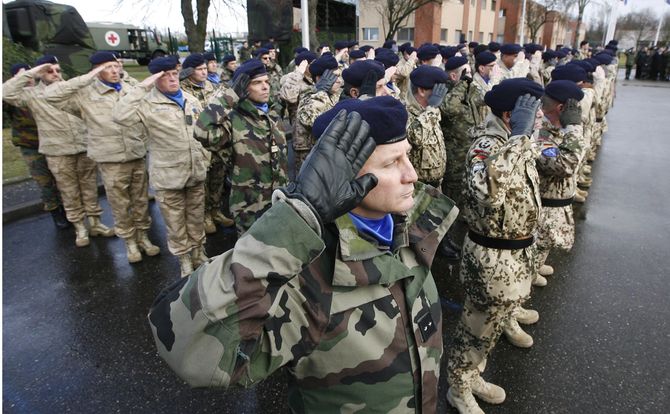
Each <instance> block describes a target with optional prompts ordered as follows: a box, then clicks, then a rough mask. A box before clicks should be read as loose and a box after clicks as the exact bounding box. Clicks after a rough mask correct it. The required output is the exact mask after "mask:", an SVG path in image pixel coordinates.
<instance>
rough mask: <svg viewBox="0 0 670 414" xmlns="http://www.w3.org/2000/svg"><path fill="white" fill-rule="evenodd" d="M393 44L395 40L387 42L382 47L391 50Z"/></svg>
mask: <svg viewBox="0 0 670 414" xmlns="http://www.w3.org/2000/svg"><path fill="white" fill-rule="evenodd" d="M394 44H395V40H387V41H385V42H384V45H383V46H382V47H383V48H384V49H391V48H393V45H394Z"/></svg>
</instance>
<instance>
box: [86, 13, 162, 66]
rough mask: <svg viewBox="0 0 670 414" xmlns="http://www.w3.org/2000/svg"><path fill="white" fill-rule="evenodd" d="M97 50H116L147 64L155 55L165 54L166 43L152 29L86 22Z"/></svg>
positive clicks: (125, 56) (124, 55) (124, 56)
mask: <svg viewBox="0 0 670 414" xmlns="http://www.w3.org/2000/svg"><path fill="white" fill-rule="evenodd" d="M86 24H87V25H88V29H89V31H90V32H91V35H92V36H93V42H94V43H95V47H96V49H97V50H110V51H114V52H118V53H119V54H120V55H121V57H122V58H125V59H136V60H137V63H139V64H140V65H147V64H149V61H151V59H153V58H155V57H159V56H164V55H166V54H167V44H166V43H163V42H161V39H160V37H159V36H157V35H156V33H155V32H154V31H153V30H147V29H142V28H140V27H137V26H133V25H129V24H123V23H109V22H88V23H86Z"/></svg>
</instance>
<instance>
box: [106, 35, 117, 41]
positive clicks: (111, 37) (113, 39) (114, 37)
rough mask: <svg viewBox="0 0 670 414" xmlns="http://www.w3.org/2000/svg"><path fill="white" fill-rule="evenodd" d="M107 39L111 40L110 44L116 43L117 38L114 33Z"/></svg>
mask: <svg viewBox="0 0 670 414" xmlns="http://www.w3.org/2000/svg"><path fill="white" fill-rule="evenodd" d="M107 39H109V43H116V36H114V33H112V34H110V35H109V36H107Z"/></svg>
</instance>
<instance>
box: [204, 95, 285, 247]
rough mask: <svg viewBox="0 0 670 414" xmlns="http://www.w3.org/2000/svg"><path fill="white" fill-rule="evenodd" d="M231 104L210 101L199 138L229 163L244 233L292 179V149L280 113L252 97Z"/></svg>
mask: <svg viewBox="0 0 670 414" xmlns="http://www.w3.org/2000/svg"><path fill="white" fill-rule="evenodd" d="M227 105H228V103H227V102H224V103H219V102H215V101H214V100H212V101H210V103H209V105H207V107H206V108H205V109H204V111H203V112H202V113H201V114H200V117H199V118H198V122H197V124H196V127H195V136H196V138H198V140H199V141H200V142H202V143H203V145H204V146H205V148H206V149H208V150H210V151H213V152H216V153H217V154H219V156H220V157H221V158H222V159H223V161H224V164H225V168H226V172H227V173H228V174H229V176H230V180H231V190H230V212H231V214H232V215H233V216H234V220H235V224H236V227H237V231H238V234H242V233H244V232H245V231H247V230H248V229H249V227H251V225H252V224H253V223H254V222H255V221H256V220H258V218H259V217H260V216H261V215H262V214H263V213H264V212H265V211H266V210H267V209H268V208H270V202H271V196H272V191H274V190H275V189H277V188H279V187H282V186H284V185H286V184H287V183H288V153H287V148H286V139H285V137H284V132H283V131H282V130H281V128H279V126H278V122H279V121H280V119H279V116H278V115H277V113H276V112H274V111H273V110H270V111H269V113H267V114H266V113H264V112H263V111H262V110H260V109H258V108H256V107H255V106H254V104H253V103H252V102H251V101H249V100H248V99H245V100H242V101H240V102H238V103H236V104H235V105H234V106H233V108H232V110H230V109H228V107H227ZM270 107H271V105H270Z"/></svg>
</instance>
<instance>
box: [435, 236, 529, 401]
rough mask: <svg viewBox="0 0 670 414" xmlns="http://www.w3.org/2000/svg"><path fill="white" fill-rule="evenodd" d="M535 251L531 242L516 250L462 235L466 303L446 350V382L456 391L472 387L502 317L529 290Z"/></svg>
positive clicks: (496, 339)
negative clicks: (496, 246)
mask: <svg viewBox="0 0 670 414" xmlns="http://www.w3.org/2000/svg"><path fill="white" fill-rule="evenodd" d="M535 255H536V249H535V245H533V246H531V247H528V248H526V249H518V250H503V249H490V248H486V247H483V246H480V245H478V244H475V243H474V242H473V241H472V240H470V238H469V237H467V236H466V237H465V241H464V242H463V258H462V259H461V274H460V277H461V282H462V283H463V287H464V289H465V303H464V305H463V313H462V314H461V319H460V321H459V322H458V325H457V326H456V333H455V334H454V343H453V345H452V347H451V350H450V356H449V364H448V368H447V381H448V382H449V385H450V386H452V387H455V388H456V389H458V390H459V391H465V390H469V389H470V387H471V384H472V381H474V380H475V379H476V378H477V376H478V375H479V373H480V372H479V368H478V367H480V366H482V365H483V364H485V362H486V359H487V358H488V356H489V354H490V353H491V350H493V348H494V347H495V345H496V343H497V342H498V339H499V338H500V334H502V331H503V326H504V323H505V321H507V319H509V318H510V317H512V314H513V312H514V310H515V309H516V308H517V307H518V306H520V305H521V304H522V303H523V302H524V301H525V300H526V299H527V298H528V296H529V295H530V286H531V282H532V280H533V278H534V277H535V274H536V270H535Z"/></svg>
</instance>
